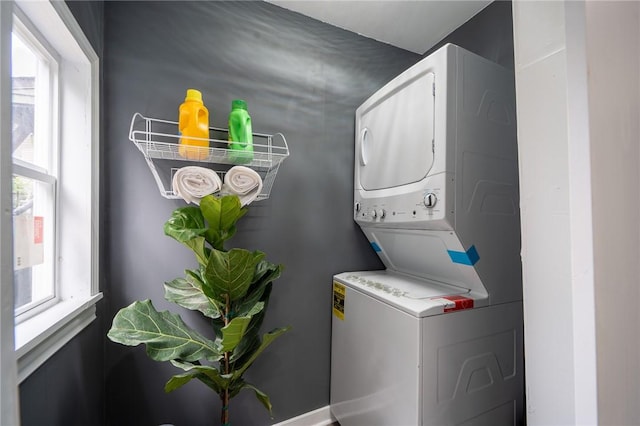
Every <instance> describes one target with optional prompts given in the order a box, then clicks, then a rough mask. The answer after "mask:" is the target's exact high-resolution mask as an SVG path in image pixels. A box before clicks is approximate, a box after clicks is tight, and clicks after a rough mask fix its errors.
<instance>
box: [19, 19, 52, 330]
mask: <svg viewBox="0 0 640 426" xmlns="http://www.w3.org/2000/svg"><path fill="white" fill-rule="evenodd" d="M53 53H54V52H52V51H49V50H47V49H46V48H45V47H44V46H43V44H42V42H40V41H39V40H38V37H37V35H35V34H33V33H31V32H29V30H27V29H26V27H25V25H24V24H22V22H21V21H20V20H19V19H18V18H17V17H14V20H13V31H12V34H11V82H12V99H11V109H12V111H11V112H12V123H11V124H12V125H11V139H12V141H11V148H12V156H13V180H12V184H13V188H12V191H13V194H12V199H13V256H14V267H13V270H14V300H15V302H14V306H15V310H16V315H17V316H18V321H19V320H20V317H22V318H27V317H28V315H27V314H29V313H34V312H37V311H36V310H35V308H38V307H39V306H42V305H43V304H45V303H46V302H52V301H54V300H55V299H56V288H55V279H54V277H55V264H54V258H55V257H56V256H55V246H56V245H55V241H56V239H57V235H56V233H55V232H54V231H55V217H56V215H55V211H56V209H55V206H56V186H57V176H56V173H57V165H58V161H57V159H56V156H57V153H58V149H57V142H58V140H57V137H56V136H55V133H54V129H55V128H56V126H54V123H55V122H57V120H58V113H57V108H56V102H55V99H56V91H57V90H56V89H57V69H58V62H57V60H56V59H55V57H54V56H53Z"/></svg>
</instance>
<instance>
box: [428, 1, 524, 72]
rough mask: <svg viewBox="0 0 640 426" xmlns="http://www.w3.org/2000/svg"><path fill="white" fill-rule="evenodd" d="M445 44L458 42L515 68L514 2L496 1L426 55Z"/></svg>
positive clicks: (472, 50) (459, 44) (468, 48)
mask: <svg viewBox="0 0 640 426" xmlns="http://www.w3.org/2000/svg"><path fill="white" fill-rule="evenodd" d="M445 43H453V44H457V45H458V46H461V47H464V48H465V49H467V50H469V51H470V52H473V53H475V54H477V55H480V56H482V57H484V58H487V59H489V60H491V61H493V62H496V63H498V64H500V65H502V66H503V67H505V68H509V69H511V70H512V69H514V68H513V15H512V11H511V1H504V0H497V1H494V2H493V3H491V4H490V5H489V6H487V7H485V8H484V9H483V10H482V11H480V13H478V14H477V15H476V16H474V17H473V18H471V19H470V20H469V21H467V22H466V23H465V24H464V25H462V26H461V27H460V28H458V29H456V30H455V31H454V32H452V33H451V34H449V35H448V36H447V37H445V38H444V39H443V40H442V41H440V42H439V43H437V44H436V45H435V46H434V47H433V48H431V49H429V50H427V51H426V52H425V54H424V55H423V56H428V55H429V54H430V53H431V52H433V51H435V50H437V49H438V48H439V47H440V46H442V45H443V44H445Z"/></svg>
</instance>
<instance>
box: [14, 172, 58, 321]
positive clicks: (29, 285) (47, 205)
mask: <svg viewBox="0 0 640 426" xmlns="http://www.w3.org/2000/svg"><path fill="white" fill-rule="evenodd" d="M53 191H54V186H53V185H52V184H48V183H45V182H40V181H38V180H35V179H29V178H27V177H24V176H20V175H15V174H14V175H13V249H14V265H13V266H14V286H15V308H16V311H17V312H22V311H24V310H25V308H29V307H31V306H33V305H34V304H38V303H41V302H43V301H46V300H49V299H51V298H52V297H53V296H54V284H53V283H54V268H53V225H54V223H55V218H54V215H53V211H54V209H53V204H54V203H53V197H54V193H53Z"/></svg>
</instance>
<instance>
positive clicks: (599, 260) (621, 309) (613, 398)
mask: <svg viewBox="0 0 640 426" xmlns="http://www.w3.org/2000/svg"><path fill="white" fill-rule="evenodd" d="M639 13H640V3H638V2H635V1H634V2H625V1H623V2H586V3H585V17H586V21H585V22H586V30H587V31H586V45H587V62H588V69H589V75H588V93H589V133H590V139H591V158H592V166H591V169H592V188H593V191H592V197H593V253H594V278H595V301H596V311H595V318H596V338H597V352H596V353H597V378H598V420H599V423H600V424H603V425H630V424H638V421H640V420H639V419H640V343H639V342H640V340H639V339H638V337H639V336H638V330H639V329H640V314H639V309H638V302H639V301H640V285H639V282H640V225H639V219H640V174H639V158H640V154H639V148H638V146H639V140H640V132H639V130H638V129H639V127H638V126H639V125H638V121H639V119H640V114H639V109H638V102H639V99H640V89H639V87H640V85H639V83H640V66H639V60H638V58H639V53H640V21H639Z"/></svg>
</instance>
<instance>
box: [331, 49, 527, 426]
mask: <svg viewBox="0 0 640 426" xmlns="http://www.w3.org/2000/svg"><path fill="white" fill-rule="evenodd" d="M355 153H356V155H355V191H354V195H355V197H354V198H355V200H354V219H355V221H356V222H357V223H358V225H359V226H360V227H361V229H362V231H363V232H364V234H365V235H366V237H367V238H368V240H369V242H370V243H371V247H372V249H373V250H374V251H375V252H376V253H377V254H378V256H379V257H380V258H381V260H382V261H383V263H384V265H385V266H386V270H384V271H361V272H345V273H341V274H338V275H335V276H334V277H333V298H334V302H333V316H332V348H331V412H332V414H333V415H334V416H335V417H336V418H337V419H338V421H339V422H340V424H341V426H374V425H385V426H413V425H429V426H431V425H490V426H501V425H518V424H523V423H524V420H523V418H524V412H523V407H524V374H523V373H524V360H523V314H522V278H521V263H520V221H519V198H518V160H517V142H516V122H515V94H514V74H513V72H512V71H510V70H507V69H505V68H503V67H501V66H499V65H497V64H495V63H493V62H491V61H488V60H486V59H484V58H482V57H480V56H478V55H476V54H473V53H471V52H468V51H466V50H464V49H462V48H460V47H458V46H455V45H452V44H447V45H445V46H443V47H442V48H440V49H438V50H437V51H436V52H434V53H433V54H431V55H429V56H428V57H426V58H424V59H422V60H421V61H420V62H418V63H417V64H415V65H414V66H412V67H411V68H409V69H408V70H406V71H405V72H403V73H402V74H400V75H399V76H397V77H396V78H394V79H393V80H392V81H390V82H389V83H388V84H386V85H385V86H384V87H382V88H381V89H380V90H379V91H378V92H376V93H375V94H374V95H372V96H371V97H370V98H369V99H367V100H366V101H365V102H364V103H363V104H362V105H361V106H360V107H359V108H358V109H357V110H356V142H355Z"/></svg>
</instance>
